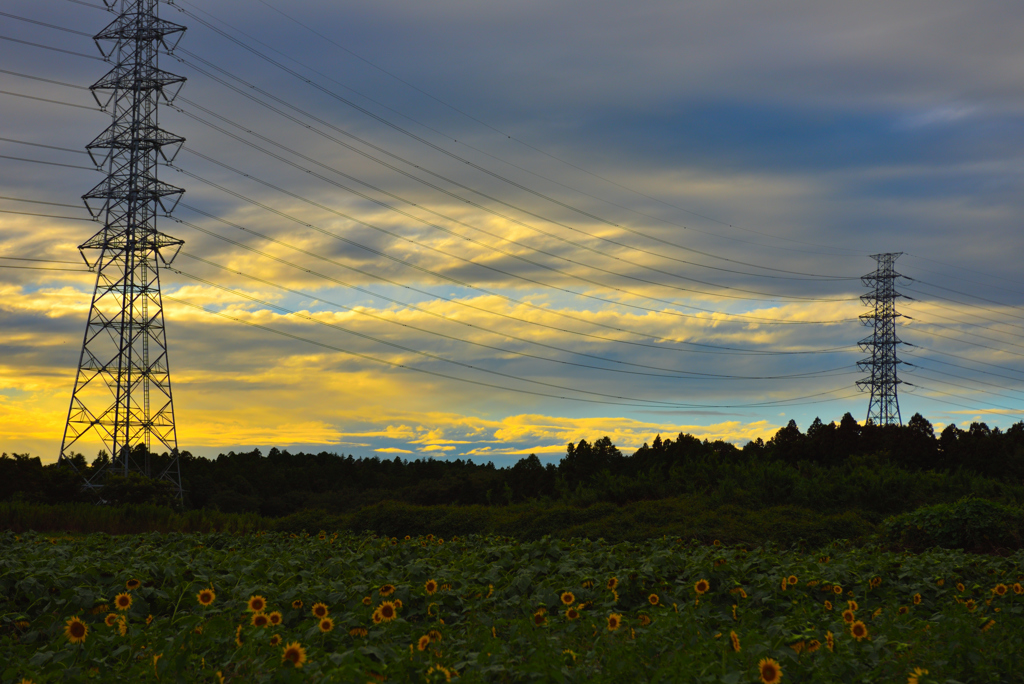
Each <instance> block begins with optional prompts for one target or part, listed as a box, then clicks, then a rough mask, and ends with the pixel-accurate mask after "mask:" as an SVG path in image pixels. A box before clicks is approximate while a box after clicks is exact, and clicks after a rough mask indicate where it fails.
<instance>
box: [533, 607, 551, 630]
mask: <svg viewBox="0 0 1024 684" xmlns="http://www.w3.org/2000/svg"><path fill="white" fill-rule="evenodd" d="M547 623H548V619H547V618H546V617H544V613H541V612H540V611H537V612H536V613H534V614H533V624H535V625H536V626H537V627H543V626H544V625H546V624H547Z"/></svg>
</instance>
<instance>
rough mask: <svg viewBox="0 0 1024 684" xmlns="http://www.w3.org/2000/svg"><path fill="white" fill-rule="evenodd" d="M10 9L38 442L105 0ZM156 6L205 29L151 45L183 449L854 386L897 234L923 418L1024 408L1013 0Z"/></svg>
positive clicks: (72, 319)
mask: <svg viewBox="0 0 1024 684" xmlns="http://www.w3.org/2000/svg"><path fill="white" fill-rule="evenodd" d="M119 2H120V0H119ZM118 6H119V4H118ZM2 11H3V16H4V20H3V26H2V28H0V63H2V66H0V106H2V113H3V116H2V117H0V155H2V156H0V186H2V187H0V295H2V296H0V451H3V452H8V453H12V452H14V453H31V454H33V455H37V456H40V457H41V458H42V459H43V461H44V462H52V461H54V460H56V458H57V456H58V454H59V453H60V449H61V442H62V436H63V434H64V426H65V423H66V421H67V417H68V406H69V402H70V399H71V393H72V389H73V387H74V383H75V375H76V370H77V367H78V364H79V358H80V353H81V349H82V339H83V332H84V331H85V325H86V320H87V316H88V312H89V305H90V297H91V295H92V292H93V288H94V285H95V277H96V276H95V274H94V273H90V272H88V271H87V270H86V269H85V268H84V267H83V266H82V265H81V264H82V258H81V256H80V254H79V251H78V249H77V247H78V246H79V245H80V244H82V243H84V242H85V241H86V240H87V239H88V238H89V237H91V236H92V235H93V234H94V233H95V232H96V231H97V230H99V229H100V228H101V226H100V225H98V224H97V223H95V222H91V221H89V220H88V216H89V215H88V213H87V212H86V211H85V209H84V208H83V206H82V202H81V196H82V195H83V194H85V193H86V192H88V191H89V190H90V189H91V188H92V187H93V186H95V185H96V184H97V183H99V182H100V181H101V180H102V179H103V173H102V172H101V171H99V170H97V169H95V168H91V167H92V166H93V165H92V163H91V162H90V159H89V157H88V156H87V155H85V154H83V152H84V148H85V146H86V145H87V144H88V143H89V142H90V141H92V140H93V139H94V138H95V137H96V136H98V135H99V134H100V133H101V132H102V131H103V130H104V128H105V127H106V126H107V125H109V123H110V115H109V114H107V113H104V112H102V111H100V110H99V109H98V108H97V107H96V103H95V101H94V100H93V98H92V96H91V94H90V93H89V91H88V87H89V86H90V85H92V84H93V83H95V82H96V81H97V80H99V79H100V78H101V77H102V76H103V75H104V74H105V73H106V72H107V70H109V69H110V65H109V64H106V63H104V62H103V61H102V60H100V59H97V57H98V56H99V52H98V50H97V48H96V46H95V44H94V43H93V41H92V39H91V38H90V36H92V35H95V34H96V33H98V32H99V31H100V30H102V29H103V28H104V27H105V26H106V25H107V24H108V23H110V22H111V21H112V20H113V19H114V16H115V15H114V14H111V13H109V12H107V11H105V10H103V7H102V4H101V0H94V1H93V0H81V1H79V0H32V1H29V0H7V1H6V2H5V3H4V7H3V10H2ZM159 12H160V14H161V16H162V17H163V18H165V19H167V20H169V21H173V22H176V23H179V24H182V25H184V26H186V27H187V31H186V32H185V34H184V36H183V37H182V39H181V42H180V44H179V46H178V47H177V48H176V49H175V50H174V52H173V54H162V55H161V56H160V57H159V64H160V68H162V69H164V70H166V71H169V72H173V73H175V74H180V75H183V76H185V77H186V78H187V82H186V83H185V84H184V86H183V87H182V88H181V91H180V93H179V94H178V95H177V97H176V98H175V99H174V100H173V102H171V103H165V104H162V105H161V107H160V109H159V123H160V126H161V127H162V128H164V129H165V130H167V131H171V132H173V133H176V134H179V135H181V136H183V137H184V138H185V139H186V143H185V145H184V147H183V149H182V150H181V151H180V152H179V153H178V155H177V156H176V157H175V158H174V160H173V161H172V162H170V163H169V164H167V165H164V166H161V167H160V169H159V177H160V179H161V180H162V181H164V182H167V183H171V184H173V185H176V186H178V187H181V188H183V189H184V190H185V194H184V198H183V199H182V202H181V204H179V205H178V207H177V208H176V209H175V210H174V212H173V214H172V215H171V216H170V217H163V216H162V217H160V218H159V219H158V223H157V227H158V229H159V230H161V231H162V232H164V233H166V234H169V235H171V236H173V237H175V238H181V239H183V240H184V241H185V245H184V247H183V248H182V250H181V253H180V254H179V255H178V256H177V258H176V259H175V260H174V261H173V263H172V264H171V265H170V266H169V267H168V268H164V269H162V270H161V290H162V293H163V296H164V314H165V320H166V331H167V333H166V334H167V340H168V357H169V359H170V367H171V377H172V386H173V397H174V413H175V419H176V428H177V439H178V444H179V446H180V448H181V449H187V450H189V451H191V452H192V453H194V454H200V455H203V456H211V457H212V456H215V455H216V454H218V453H222V452H227V451H229V450H234V451H241V450H250V449H252V448H260V449H261V450H263V451H264V452H266V451H267V450H269V448H271V447H273V446H277V447H279V448H282V449H283V448H288V449H290V450H292V451H297V450H307V451H309V450H313V451H330V452H335V453H341V454H353V455H356V456H380V457H382V458H393V457H395V456H399V457H401V458H405V459H416V458H448V459H452V458H471V459H473V460H475V461H478V462H487V461H492V462H494V464H495V465H497V466H499V467H501V466H508V465H512V464H514V463H515V462H516V461H517V460H518V459H520V458H522V457H523V456H525V455H527V454H530V453H536V454H537V455H538V456H540V457H541V458H542V459H544V460H548V461H551V460H555V461H557V459H558V458H559V457H560V456H561V455H562V454H564V452H565V445H566V444H567V443H568V442H577V441H579V440H580V439H587V440H588V441H594V440H596V439H598V438H600V437H602V436H608V437H610V438H611V439H612V441H613V442H614V443H615V444H616V445H618V446H619V448H620V449H622V450H623V452H625V453H631V452H632V451H633V450H634V449H636V448H638V447H640V446H641V445H642V444H644V443H645V442H646V443H649V442H651V441H653V439H654V437H655V435H658V434H661V435H662V436H663V437H664V436H674V435H676V434H678V433H680V432H684V433H689V434H693V435H695V436H697V437H699V438H702V439H710V440H716V439H722V440H726V441H730V442H733V443H736V444H737V445H740V446H742V445H743V444H744V443H746V442H747V441H749V440H753V439H757V438H762V439H765V440H767V439H768V438H770V437H771V435H773V434H774V432H775V431H776V430H778V429H779V428H780V427H782V426H784V425H786V424H787V423H788V422H789V421H790V420H794V421H796V423H797V425H798V426H799V427H800V428H801V429H803V430H806V428H807V427H808V426H809V425H810V423H811V422H812V421H813V420H814V418H815V417H820V418H821V419H822V420H823V421H824V422H826V423H827V422H829V421H833V420H834V421H838V420H839V419H840V418H841V417H842V416H843V414H845V413H847V412H849V413H851V414H852V415H853V416H854V417H855V418H857V419H858V420H861V421H863V420H864V419H865V417H866V415H867V410H868V402H869V397H868V394H866V393H865V392H863V391H861V390H859V389H858V387H857V385H856V382H857V381H858V380H862V379H864V378H865V373H864V372H863V371H861V370H858V367H857V362H858V361H861V360H863V359H864V358H865V357H866V356H867V355H868V353H867V352H865V351H863V350H862V349H861V348H859V347H858V343H859V342H860V341H861V340H864V339H865V338H869V337H870V335H871V330H870V328H868V327H865V326H864V325H863V321H861V320H860V318H859V317H860V316H862V315H863V314H865V313H868V312H869V311H870V308H869V305H868V304H865V303H864V302H863V301H862V300H861V296H862V295H864V294H866V293H867V292H868V291H869V287H868V286H867V285H865V284H864V283H863V282H862V280H861V276H864V275H866V274H868V273H871V272H872V271H874V270H875V267H876V263H875V261H874V259H873V258H872V256H871V255H874V254H879V253H890V252H900V253H902V254H901V256H900V257H899V258H898V259H897V261H896V270H897V271H898V272H899V273H900V274H901V275H902V276H905V277H903V278H901V279H899V280H898V281H897V290H898V291H899V292H900V293H901V295H903V296H902V297H900V298H899V299H898V300H897V310H898V311H899V312H900V313H901V314H903V316H902V317H901V318H900V319H898V325H897V334H898V336H899V338H900V339H901V340H902V341H903V342H904V343H905V344H901V345H900V348H899V351H898V354H899V357H900V359H901V360H902V361H904V362H905V363H904V364H902V365H901V366H900V367H899V377H900V379H901V380H902V381H903V384H902V385H900V386H899V404H900V410H901V415H902V417H903V420H904V422H905V421H906V420H908V419H909V418H910V416H912V415H913V414H914V413H918V412H919V413H921V414H922V415H924V416H925V417H926V418H928V419H929V420H930V421H932V422H933V424H935V425H936V426H937V427H940V428H941V427H942V426H944V425H947V424H950V423H956V424H957V425H958V426H960V427H961V428H966V427H967V426H968V425H970V424H971V423H972V422H975V421H983V422H985V423H986V424H988V425H989V426H990V427H1001V428H1003V429H1005V428H1007V427H1009V426H1010V425H1012V424H1014V423H1015V422H1018V421H1019V420H1021V419H1022V418H1024V401H1022V397H1024V341H1022V340H1024V336H1022V331H1024V309H1022V308H1021V304H1022V302H1024V283H1022V282H1021V277H1020V267H1019V259H1020V257H1019V255H1020V254H1021V253H1022V251H1024V231H1022V230H1021V225H1020V224H1021V217H1022V216H1024V192H1021V191H1022V189H1024V44H1022V43H1021V42H1020V40H1019V31H1018V27H1019V26H1020V25H1021V21H1022V20H1024V5H1021V4H1020V3H1019V2H1012V1H1009V0H1006V1H993V2H981V3H971V4H965V3H962V2H952V1H946V0H928V1H927V2H925V1H901V2H892V1H891V0H888V1H886V2H881V1H877V2H876V1H874V0H865V1H863V2H858V3H819V2H809V1H807V2H805V1H803V0H785V1H779V2H764V3H749V2H737V1H734V0H715V1H714V2H712V1H710V0H708V1H704V2H691V1H682V2H680V1H678V0H673V1H671V2H669V1H663V2H660V1H655V0H638V1H637V2H632V3H628V5H623V3H618V2H615V3H613V2H604V1H592V2H587V3H565V2H534V1H530V0H526V1H523V2H516V3H505V4H501V5H494V4H493V3H479V2H465V1H461V0H460V1H454V0H439V1H438V2H432V3H419V2H408V1H406V0H393V1H391V2H384V3H365V2H363V3H354V2H345V1H341V2H339V1H337V0H332V1H331V2H322V1H319V0H293V2H290V3H287V4H286V3H283V2H281V1H280V0H246V1H245V2H243V1H242V0H207V1H206V2H203V3H198V2H192V1H191V0H176V2H175V3H174V4H172V5H168V4H165V3H160V5H159ZM41 46H42V47H41ZM17 212H21V213H17ZM33 214H45V216H41V215H33ZM28 259H36V260H42V261H28ZM54 269H64V270H54ZM96 401H100V399H98V398H97V399H96ZM100 446H101V445H100V443H99V442H98V441H95V440H92V439H91V437H87V438H85V439H83V440H82V441H81V442H79V443H78V444H76V445H75V450H77V451H81V452H82V453H85V454H86V455H87V457H90V458H91V457H92V456H93V455H94V454H95V453H96V452H97V450H98V449H99V448H100Z"/></svg>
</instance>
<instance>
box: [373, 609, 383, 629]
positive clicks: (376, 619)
mask: <svg viewBox="0 0 1024 684" xmlns="http://www.w3.org/2000/svg"><path fill="white" fill-rule="evenodd" d="M371 617H372V619H373V624H375V625H379V624H380V623H382V622H384V618H382V617H381V616H380V608H378V609H377V610H375V611H373V615H372V616H371Z"/></svg>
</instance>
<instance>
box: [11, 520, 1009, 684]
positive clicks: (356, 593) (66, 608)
mask: <svg viewBox="0 0 1024 684" xmlns="http://www.w3.org/2000/svg"><path fill="white" fill-rule="evenodd" d="M0 548H2V549H3V553H2V555H0V681H2V682H3V684H7V683H8V682H15V683H17V682H23V681H31V682H36V683H41V682H58V681H59V682H68V681H71V682H77V681H102V680H106V681H111V680H113V681H132V682H135V681H160V682H222V681H223V682H258V681H283V682H288V681H311V682H312V681H315V682H375V681H385V680H386V681H393V682H418V681H449V680H453V681H459V682H478V681H485V682H523V681H565V682H575V681H579V682H583V681H587V682H623V681H629V682H635V681H664V682H726V683H738V682H760V681H764V682H769V683H774V682H776V681H780V680H781V681H782V682H786V683H787V684H788V683H790V682H899V683H900V684H903V683H905V682H907V681H908V678H910V677H911V676H912V675H914V674H915V672H917V673H919V676H918V677H917V681H919V682H920V684H925V682H965V683H966V682H1001V681H1020V680H1021V679H1022V677H1024V655H1022V654H1024V616H1022V611H1024V588H1022V587H1021V585H1020V583H1019V582H1021V581H1022V580H1024V576H1022V574H1020V573H1022V572H1024V571H1022V568H1024V555H1022V553H1020V552H1018V553H1017V554H1015V555H1014V556H1011V557H998V556H975V555H970V554H965V553H962V552H954V551H944V550H933V551H929V552H926V553H922V554H899V553H893V552H886V551H881V550H878V549H872V548H858V547H852V546H847V545H846V544H845V543H838V542H837V543H835V544H833V545H832V546H830V547H827V548H823V549H821V550H819V551H815V552H813V553H803V554H801V553H800V552H798V551H795V550H784V549H775V548H759V549H751V550H749V551H748V550H745V549H742V548H729V547H725V546H719V545H715V544H706V545H701V544H697V543H695V542H688V541H683V540H680V539H670V538H664V539H659V540H652V541H650V542H646V543H639V544H632V543H621V544H614V545H613V544H606V543H604V542H601V541H587V540H570V541H562V540H554V539H541V540H539V541H533V542H528V543H519V542H516V541H515V540H512V539H509V538H503V537H469V538H452V539H440V538H434V537H433V536H432V535H425V536H421V537H415V538H387V537H375V536H372V535H351V534H341V535H338V534H326V533H321V534H319V535H292V534H284V533H262V532H257V533H252V534H235V535H229V534H181V533H173V534H165V535H160V534H142V535H134V536H129V537H115V536H109V535H105V534H92V535H85V536H78V537H73V538H68V537H48V536H42V535H37V534H33V533H26V534H22V535H16V534H14V533H13V532H4V533H0ZM318 613H319V614H320V615H319V616H318V615H317V614H318ZM921 670H927V674H924V673H921ZM911 681H913V680H911Z"/></svg>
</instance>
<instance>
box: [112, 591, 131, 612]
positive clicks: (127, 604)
mask: <svg viewBox="0 0 1024 684" xmlns="http://www.w3.org/2000/svg"><path fill="white" fill-rule="evenodd" d="M114 606H116V607H117V609H118V610H128V609H129V608H131V607H132V595H131V594H129V593H127V592H122V593H120V594H118V595H117V596H115V597H114Z"/></svg>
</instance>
